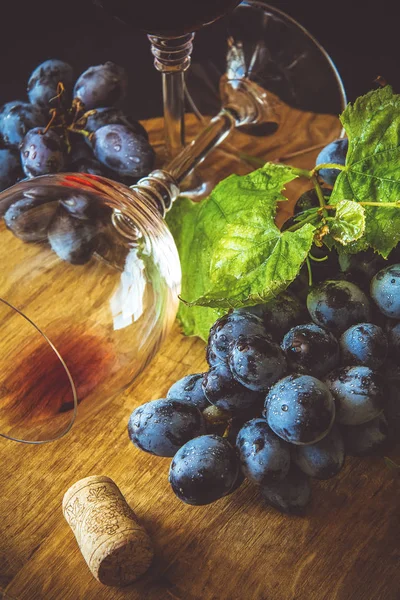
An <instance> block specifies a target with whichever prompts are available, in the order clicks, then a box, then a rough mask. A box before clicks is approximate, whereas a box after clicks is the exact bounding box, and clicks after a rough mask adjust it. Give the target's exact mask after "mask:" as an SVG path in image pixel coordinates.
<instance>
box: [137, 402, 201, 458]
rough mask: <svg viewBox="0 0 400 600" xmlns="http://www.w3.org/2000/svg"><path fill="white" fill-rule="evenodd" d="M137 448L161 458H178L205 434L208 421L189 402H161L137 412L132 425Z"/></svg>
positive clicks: (151, 403) (139, 409)
mask: <svg viewBox="0 0 400 600" xmlns="http://www.w3.org/2000/svg"><path fill="white" fill-rule="evenodd" d="M128 433H129V438H130V440H131V442H132V443H133V444H135V446H137V447H138V448H140V449H141V450H144V451H145V452H150V454H156V455H157V456H174V454H175V453H176V452H177V451H178V450H179V448H181V447H182V446H183V445H184V444H186V442H188V441H189V440H191V439H192V438H195V437H197V436H198V435H202V434H204V433H205V424H204V419H203V417H202V415H201V412H200V411H199V409H198V408H196V407H195V406H191V405H190V404H188V403H187V402H178V401H177V400H171V399H164V398H162V399H160V400H153V401H152V402H147V403H146V404H143V405H142V406H139V407H138V408H136V409H135V410H134V411H133V413H132V414H131V416H130V419H129V423H128Z"/></svg>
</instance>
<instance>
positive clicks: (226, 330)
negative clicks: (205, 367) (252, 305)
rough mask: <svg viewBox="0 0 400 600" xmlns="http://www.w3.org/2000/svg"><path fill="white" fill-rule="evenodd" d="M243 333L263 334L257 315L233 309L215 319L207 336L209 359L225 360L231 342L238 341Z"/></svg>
mask: <svg viewBox="0 0 400 600" xmlns="http://www.w3.org/2000/svg"><path fill="white" fill-rule="evenodd" d="M244 335H265V328H264V325H263V322H262V321H261V319H260V318H259V317H258V316H256V315H254V314H251V313H250V312H248V311H240V312H239V311H234V312H232V313H230V314H228V315H224V316H223V317H221V318H220V319H218V320H217V321H215V323H214V325H213V326H212V327H211V329H210V335H209V336H208V353H209V354H210V359H211V358H212V359H213V362H215V361H216V360H217V359H219V360H221V361H227V360H228V359H229V356H228V353H229V348H230V344H231V342H234V341H240V340H241V338H242V336H244ZM209 364H210V360H209Z"/></svg>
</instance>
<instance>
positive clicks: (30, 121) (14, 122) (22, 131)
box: [0, 100, 46, 149]
mask: <svg viewBox="0 0 400 600" xmlns="http://www.w3.org/2000/svg"><path fill="white" fill-rule="evenodd" d="M45 125H46V117H45V116H44V114H43V112H42V111H41V110H40V109H39V108H38V107H37V106H34V105H33V104H28V103H27V102H20V101H18V100H16V101H14V102H8V103H7V104H5V105H4V106H3V107H2V108H1V109H0V141H2V142H3V143H4V145H5V146H8V147H10V148H16V149H19V147H20V144H21V142H22V141H23V139H24V137H25V136H26V134H27V133H28V131H29V130H30V129H33V128H34V127H43V126H45Z"/></svg>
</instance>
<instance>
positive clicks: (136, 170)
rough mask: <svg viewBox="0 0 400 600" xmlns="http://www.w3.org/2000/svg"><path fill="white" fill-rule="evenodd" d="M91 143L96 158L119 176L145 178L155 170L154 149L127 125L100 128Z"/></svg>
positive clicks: (92, 137)
mask: <svg viewBox="0 0 400 600" xmlns="http://www.w3.org/2000/svg"><path fill="white" fill-rule="evenodd" d="M90 143H91V145H92V148H93V152H94V154H95V156H96V158H97V159H98V160H99V161H100V162H101V163H102V164H104V165H105V166H106V167H108V168H109V169H111V170H112V171H115V172H116V173H118V174H119V175H124V176H130V177H144V176H145V175H148V173H149V172H150V171H151V170H152V168H153V165H154V160H155V154H154V150H153V148H152V147H151V146H150V144H149V142H148V141H147V140H146V139H145V138H144V137H143V136H142V135H137V134H135V133H133V132H132V131H131V130H130V129H129V128H128V127H126V126H125V125H105V126H104V127H100V129H97V131H95V132H94V133H93V134H92V135H91V137H90Z"/></svg>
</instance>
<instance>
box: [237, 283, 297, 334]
mask: <svg viewBox="0 0 400 600" xmlns="http://www.w3.org/2000/svg"><path fill="white" fill-rule="evenodd" d="M242 311H248V312H252V313H253V314H255V315H257V316H258V317H260V318H261V319H262V322H263V324H264V327H265V330H266V332H267V333H268V334H269V335H270V336H271V337H272V338H273V339H274V340H275V341H277V342H281V340H282V338H283V336H284V335H285V333H286V332H287V331H288V329H290V328H291V327H294V326H295V325H299V324H300V323H304V322H306V321H307V311H306V310H305V308H304V306H303V305H302V304H301V303H300V302H299V300H298V299H297V298H296V297H295V296H294V295H293V294H290V293H288V292H286V293H283V294H280V295H279V296H278V297H277V298H275V299H274V300H271V301H270V302H267V303H266V304H257V305H256V306H252V307H248V308H244V309H239V310H238V311H237V312H238V313H239V314H240V312H242Z"/></svg>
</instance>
